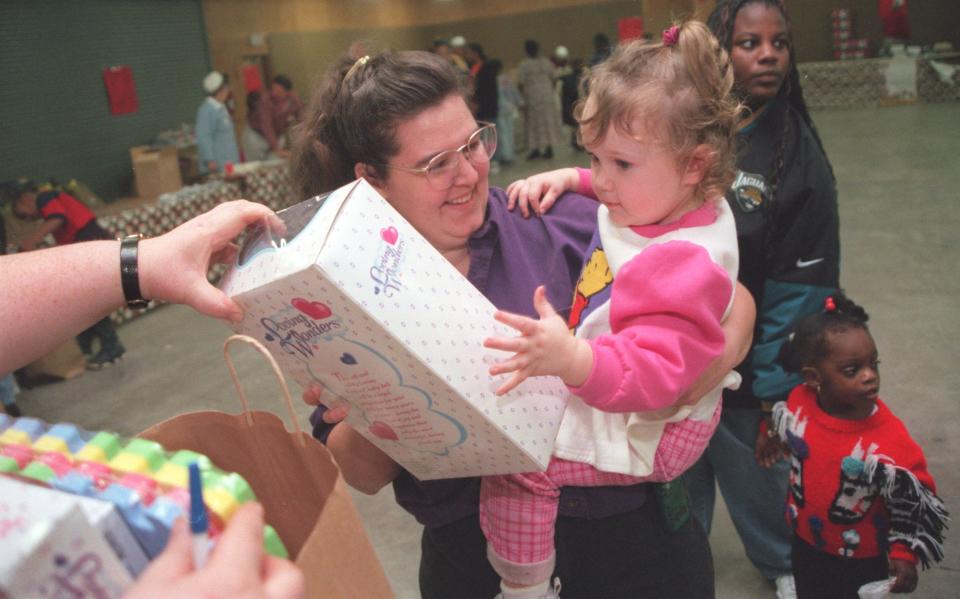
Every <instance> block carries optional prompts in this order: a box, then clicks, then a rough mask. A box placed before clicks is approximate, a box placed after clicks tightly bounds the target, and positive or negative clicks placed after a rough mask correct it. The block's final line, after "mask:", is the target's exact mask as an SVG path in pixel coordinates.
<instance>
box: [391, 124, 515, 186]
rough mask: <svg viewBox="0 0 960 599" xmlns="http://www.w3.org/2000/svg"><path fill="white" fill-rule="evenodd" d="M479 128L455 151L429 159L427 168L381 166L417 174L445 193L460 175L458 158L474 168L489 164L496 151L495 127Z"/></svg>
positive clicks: (492, 125) (447, 151)
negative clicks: (468, 162)
mask: <svg viewBox="0 0 960 599" xmlns="http://www.w3.org/2000/svg"><path fill="white" fill-rule="evenodd" d="M478 123H479V125H480V128H479V129H477V130H476V131H474V132H473V133H471V134H470V137H468V138H467V143H465V144H463V145H462V146H460V147H459V148H457V149H455V150H444V151H443V152H440V153H439V154H437V155H436V156H434V157H433V158H431V159H430V162H428V163H427V166H424V167H422V168H409V167H405V166H395V165H392V164H381V165H380V166H385V167H387V168H392V169H396V170H399V171H406V172H408V173H417V174H420V175H424V176H426V178H427V183H429V184H430V187H433V188H434V189H436V190H437V191H445V190H447V189H450V188H451V187H453V182H454V181H455V180H456V179H457V175H458V174H459V173H460V157H461V156H463V157H465V158H466V159H467V160H469V161H470V164H472V165H474V166H481V165H484V164H487V163H488V162H490V158H491V157H492V156H493V153H494V152H495V151H496V150H497V127H496V125H494V124H493V123H484V122H479V121H478Z"/></svg>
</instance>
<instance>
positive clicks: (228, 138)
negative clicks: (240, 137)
mask: <svg viewBox="0 0 960 599" xmlns="http://www.w3.org/2000/svg"><path fill="white" fill-rule="evenodd" d="M203 91H205V92H207V98H206V99H205V100H204V101H203V103H202V104H200V108H198V109H197V125H196V134H197V167H198V170H199V172H200V174H201V175H206V174H208V173H219V172H223V171H224V168H225V167H226V164H227V163H228V162H229V163H231V164H236V163H238V162H240V150H239V149H237V138H236V135H235V134H234V131H233V119H231V118H230V111H229V110H227V100H229V99H230V94H231V92H230V86H229V85H227V77H226V75H224V74H223V73H218V72H217V71H212V72H211V73H210V74H209V75H207V76H206V77H204V78H203Z"/></svg>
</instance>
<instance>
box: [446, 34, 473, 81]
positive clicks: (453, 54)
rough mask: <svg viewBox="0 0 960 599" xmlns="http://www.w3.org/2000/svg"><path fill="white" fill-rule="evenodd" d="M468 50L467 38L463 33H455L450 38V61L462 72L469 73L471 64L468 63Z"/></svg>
mask: <svg viewBox="0 0 960 599" xmlns="http://www.w3.org/2000/svg"><path fill="white" fill-rule="evenodd" d="M466 52H467V38H465V37H463V36H462V35H455V36H453V37H452V38H450V56H449V57H448V58H449V59H450V63H451V64H452V65H453V66H455V67H457V70H458V71H460V72H461V73H469V72H470V65H469V64H467V58H466V56H465V54H466Z"/></svg>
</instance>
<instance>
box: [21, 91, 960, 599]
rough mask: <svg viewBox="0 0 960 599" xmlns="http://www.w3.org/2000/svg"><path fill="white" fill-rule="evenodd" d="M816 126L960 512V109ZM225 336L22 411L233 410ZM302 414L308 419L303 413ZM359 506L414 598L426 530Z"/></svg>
mask: <svg viewBox="0 0 960 599" xmlns="http://www.w3.org/2000/svg"><path fill="white" fill-rule="evenodd" d="M814 118H815V119H816V122H817V124H818V126H819V130H820V133H821V135H822V136H823V139H824V143H825V145H826V147H827V151H828V153H829V155H830V158H831V160H832V162H833V166H834V169H835V171H836V175H837V179H838V181H839V192H840V212H841V217H842V221H841V226H842V233H841V238H842V240H843V269H842V280H843V284H844V286H845V288H846V290H847V292H848V293H849V295H850V296H851V297H853V298H854V299H856V300H858V301H859V302H861V303H863V304H864V305H865V306H866V307H867V309H868V311H869V312H870V314H871V321H870V323H871V330H872V331H873V334H874V336H875V337H876V340H877V343H878V347H879V348H880V353H881V358H882V360H883V374H884V387H883V390H882V392H883V395H884V397H885V398H886V400H887V401H888V403H889V404H890V405H891V407H892V409H893V410H894V412H896V413H897V414H898V415H899V416H900V417H901V418H902V419H903V420H904V421H905V422H906V424H907V426H908V427H909V428H910V430H911V431H912V433H913V435H914V437H915V438H916V439H917V440H918V441H919V442H920V444H921V445H922V446H923V447H924V448H925V450H926V453H927V457H928V459H929V462H930V469H931V471H932V472H933V474H934V476H935V477H936V478H937V482H938V485H939V489H940V495H941V496H942V497H943V498H944V500H945V501H946V502H947V506H948V507H952V508H953V509H954V510H956V509H957V507H956V501H955V499H956V497H957V494H958V491H960V469H958V463H960V457H958V456H960V433H958V432H957V424H958V422H960V418H958V416H960V407H958V406H960V401H958V400H960V393H958V391H957V389H960V374H958V368H957V355H958V353H957V349H956V344H957V340H958V339H960V315H958V307H960V306H958V300H957V298H958V294H960V277H958V276H957V274H958V270H957V267H956V263H957V260H958V259H960V245H958V243H957V241H956V232H957V231H958V230H960V216H958V215H960V211H958V210H960V209H958V206H957V201H958V199H960V198H958V193H957V190H958V189H960V168H958V167H960V161H958V157H957V156H958V153H960V143H958V140H960V104H945V105H924V106H904V107H896V108H882V109H870V110H837V111H820V112H817V113H815V114H814ZM584 160H585V159H584V157H583V155H582V154H577V155H573V154H571V153H570V152H569V151H568V150H566V149H563V150H562V151H559V152H558V157H557V158H556V159H554V160H552V161H550V162H545V161H537V162H533V163H527V162H524V161H523V160H522V159H521V160H520V161H518V162H517V163H515V165H513V166H511V167H510V168H505V169H503V171H501V172H500V173H499V174H497V175H494V176H493V177H492V178H493V180H494V182H495V183H496V184H499V185H505V184H506V183H507V182H509V181H511V180H513V179H515V178H517V177H519V176H522V175H524V174H526V173H529V172H534V171H536V170H540V169H545V168H548V167H559V166H563V165H567V164H571V163H572V162H574V161H578V162H580V163H584ZM951 272H952V273H954V274H952V275H951V274H949V273H951ZM227 334H228V330H227V329H226V327H224V326H223V325H221V324H220V323H218V322H215V321H212V320H209V319H205V318H202V317H200V316H198V315H196V314H195V313H193V312H192V311H190V310H189V309H187V308H184V307H182V306H171V307H166V308H163V309H161V310H157V311H156V312H154V313H152V314H149V315H147V316H145V317H143V318H141V319H139V320H137V321H135V322H132V323H130V324H128V325H126V326H124V327H123V328H122V329H121V330H120V336H121V339H122V340H123V342H124V344H125V345H126V346H127V348H128V349H129V351H128V353H127V356H126V358H125V360H124V361H123V363H122V364H121V365H119V366H117V367H114V368H111V369H108V370H105V371H103V372H97V373H87V374H85V375H84V376H82V377H80V378H77V379H74V380H70V381H67V382H61V383H55V384H50V385H45V386H42V387H37V388H33V389H30V390H25V391H24V392H23V393H22V395H21V397H20V400H19V401H20V405H21V407H22V409H23V411H24V413H25V414H28V415H32V416H37V417H40V418H44V419H46V420H48V421H51V422H57V421H69V422H75V423H77V424H80V425H82V426H84V427H87V428H89V429H109V430H115V431H118V432H120V433H124V434H133V433H136V432H137V431H139V430H142V429H144V428H146V427H147V426H149V425H150V424H152V423H154V422H157V421H159V420H161V419H164V418H167V417H169V416H172V415H175V414H177V413H180V412H183V411H189V410H196V409H222V410H227V411H235V410H238V409H239V403H238V401H237V400H236V394H235V393H234V392H233V390H232V388H231V387H232V384H231V382H230V378H229V375H228V374H227V370H226V368H225V367H224V365H223V359H222V357H221V350H220V346H221V343H222V341H223V339H224V338H225V337H226V336H227ZM237 353H238V355H237V357H236V360H237V366H238V368H239V370H240V372H241V373H243V378H244V381H245V384H246V385H247V390H248V393H249V396H250V397H251V399H252V400H253V402H254V404H255V406H256V407H258V408H260V409H272V410H277V411H279V408H280V404H279V403H278V402H279V399H278V398H279V392H278V390H277V387H276V384H275V383H274V382H273V380H272V377H271V376H270V375H269V374H268V370H267V368H266V366H265V364H264V362H263V361H262V359H261V358H260V357H259V356H258V355H256V354H254V352H252V351H239V352H237ZM300 413H301V415H302V416H303V417H304V420H303V422H305V418H306V415H307V414H308V409H307V407H306V406H301V408H300ZM951 430H952V431H954V432H953V433H950V431H951ZM355 500H356V503H357V506H358V508H359V510H360V511H361V513H362V515H363V518H364V522H365V524H366V527H367V534H368V535H369V536H370V538H371V539H372V541H373V543H374V545H375V546H376V548H377V551H378V554H379V556H380V559H381V561H382V563H383V566H384V569H385V570H386V572H387V574H388V576H389V578H390V580H391V581H392V583H393V587H394V590H395V591H396V594H397V596H398V597H401V598H413V597H417V596H418V593H417V584H416V576H417V571H416V568H417V563H418V560H419V533H418V526H417V525H416V523H415V522H414V521H413V519H412V518H411V517H410V516H408V515H407V514H406V513H405V512H403V511H402V510H400V509H399V508H398V507H396V505H395V504H394V502H393V494H392V493H391V492H389V491H386V492H382V493H380V494H379V495H378V496H376V497H367V496H361V495H356V497H355ZM711 543H712V546H713V553H714V560H715V565H716V572H717V595H718V597H720V598H721V599H734V598H736V599H751V598H760V597H773V596H774V592H773V590H772V589H771V587H769V586H768V585H767V584H766V582H765V581H764V580H762V578H761V577H760V576H759V575H758V574H757V573H756V571H755V570H754V569H753V568H752V567H751V565H750V564H749V562H748V561H747V559H746V557H745V556H744V553H743V549H742V546H741V545H740V542H739V539H738V538H737V537H736V534H735V532H734V530H733V527H732V525H731V523H730V521H729V518H727V516H726V511H725V509H724V508H723V507H722V506H720V507H719V508H718V513H717V518H716V519H715V528H714V531H713V533H712V536H711ZM958 570H960V541H958V535H957V534H956V533H954V535H953V536H952V537H951V538H950V539H949V540H948V542H947V546H946V560H945V561H944V562H943V563H942V564H940V565H939V566H937V567H936V568H935V569H933V570H932V571H929V572H925V573H923V574H922V575H921V579H920V586H919V590H918V592H917V593H916V594H915V595H914V596H918V597H943V598H947V597H957V596H958V592H957V590H956V589H957V587H958V585H960V573H958Z"/></svg>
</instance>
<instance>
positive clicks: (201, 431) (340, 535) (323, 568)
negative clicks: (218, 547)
mask: <svg viewBox="0 0 960 599" xmlns="http://www.w3.org/2000/svg"><path fill="white" fill-rule="evenodd" d="M238 341H242V342H246V343H249V344H251V345H253V346H254V347H255V348H256V349H257V351H259V352H260V353H262V354H263V355H264V356H266V358H267V359H268V360H269V361H270V363H271V365H272V366H273V369H274V372H275V373H276V375H277V378H278V380H279V381H280V386H281V388H282V389H283V396H284V400H285V401H286V407H287V412H288V414H289V415H290V419H291V421H292V422H293V427H294V432H293V433H290V432H287V430H286V428H285V427H284V424H283V422H282V421H281V420H280V418H278V417H277V416H275V415H274V414H271V413H270V412H264V411H251V410H250V409H249V408H248V405H247V398H246V395H245V394H244V392H243V388H242V387H241V386H240V382H239V379H238V378H237V373H236V369H235V368H234V366H233V362H232V361H231V359H230V353H229V347H230V345H231V344H232V343H235V342H238ZM223 353H224V358H225V359H226V361H227V367H228V368H229V369H230V374H231V376H232V377H233V381H234V384H235V385H236V387H237V391H238V393H239V395H240V403H241V404H242V405H243V412H242V413H241V414H227V413H224V412H217V411H201V412H191V413H188V414H181V415H179V416H175V417H173V418H170V419H169V420H165V421H164V422H161V423H159V424H155V425H154V426H151V427H150V428H148V429H147V430H145V431H144V432H142V433H140V435H139V436H140V437H143V438H146V439H151V440H153V441H157V442H159V443H161V444H162V445H163V446H164V447H165V448H167V449H168V450H178V449H190V450H192V451H196V452H199V453H202V454H204V455H206V456H208V457H209V458H210V459H211V460H213V462H214V464H216V465H217V466H218V467H219V468H221V469H223V470H226V471H228V472H237V473H239V474H240V475H242V476H243V477H244V478H245V479H246V480H247V482H249V483H250V486H251V487H252V488H253V491H254V493H256V495H257V499H258V500H259V501H260V502H261V503H262V504H263V507H264V512H265V516H266V520H267V522H268V523H269V524H270V525H272V526H273V527H274V528H275V529H276V530H277V534H279V535H280V538H281V539H282V540H283V542H284V544H285V545H286V547H287V550H288V551H289V552H290V556H291V558H293V559H294V560H295V561H296V563H297V565H299V566H300V568H301V569H302V570H303V573H304V575H305V576H306V579H307V596H308V597H323V598H340V597H345V598H357V599H368V598H374V599H379V598H381V597H393V592H392V591H391V589H390V585H389V583H388V582H387V578H386V576H385V575H384V573H383V569H382V568H381V566H380V562H379V561H378V560H377V556H376V554H375V553H374V550H373V546H372V545H371V544H370V541H369V539H367V536H366V533H365V532H364V530H363V525H362V524H361V522H360V516H359V514H358V513H357V510H356V507H355V506H354V505H353V501H352V500H351V499H350V495H349V494H348V492H347V488H346V483H344V481H343V478H342V477H341V476H340V471H339V469H338V468H337V466H336V464H335V463H334V461H333V459H332V458H331V457H330V454H329V452H327V450H326V448H325V447H324V446H323V445H322V444H321V443H320V442H319V441H317V440H316V439H314V438H313V437H311V436H310V435H309V434H307V433H304V432H303V431H301V430H300V425H299V424H298V423H297V418H296V415H295V413H294V410H293V403H292V400H291V399H290V393H289V391H288V390H287V385H286V382H285V381H284V379H283V376H282V375H281V374H280V370H279V367H278V366H277V364H276V362H275V361H274V359H273V357H272V356H271V355H270V352H268V351H267V350H266V349H265V348H264V347H263V346H262V345H260V343H259V342H257V341H256V340H255V339H252V338H250V337H246V336H243V335H233V336H231V337H230V338H228V339H227V340H226V341H225V342H224V344H223Z"/></svg>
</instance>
